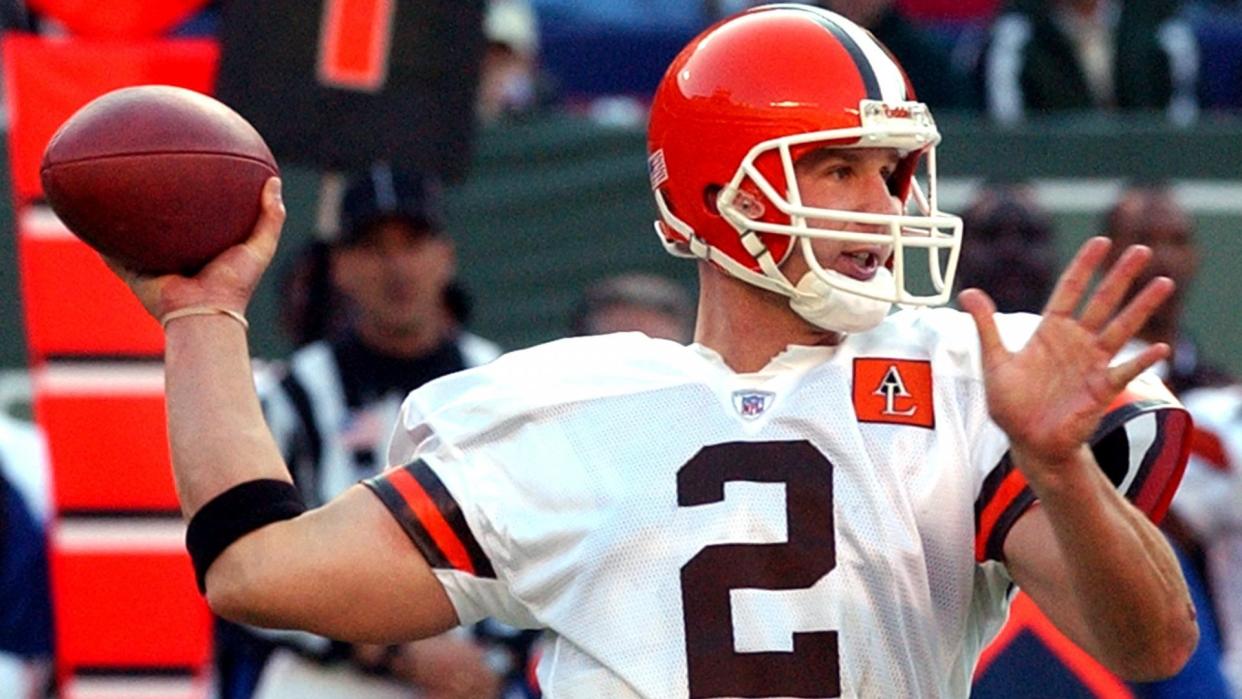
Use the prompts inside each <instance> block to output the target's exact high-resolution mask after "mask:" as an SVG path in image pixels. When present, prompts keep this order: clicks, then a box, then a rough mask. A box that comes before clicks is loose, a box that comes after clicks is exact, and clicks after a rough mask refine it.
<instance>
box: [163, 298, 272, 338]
mask: <svg viewBox="0 0 1242 699" xmlns="http://www.w3.org/2000/svg"><path fill="white" fill-rule="evenodd" d="M202 317H217V318H218V317H224V318H228V319H230V320H233V321H235V322H237V323H239V324H240V325H241V326H242V329H243V330H249V329H250V322H249V321H248V320H246V316H244V315H242V314H241V313H239V312H238V311H235V310H233V309H231V308H225V307H223V306H217V305H214V304H199V305H194V306H185V307H183V308H179V309H177V310H175V311H169V312H167V313H165V314H163V315H162V316H160V318H159V321H160V326H161V327H163V328H164V331H165V332H167V331H168V325H169V323H171V322H173V321H174V320H180V319H183V318H185V319H188V318H202Z"/></svg>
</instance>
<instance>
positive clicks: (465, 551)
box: [405, 459, 496, 578]
mask: <svg viewBox="0 0 1242 699" xmlns="http://www.w3.org/2000/svg"><path fill="white" fill-rule="evenodd" d="M405 470H406V471H408V472H409V474H410V476H411V477H412V478H413V479H414V480H415V481H417V483H418V485H419V486H420V487H421V489H422V491H423V492H424V493H426V494H427V497H428V498H429V499H430V501H431V503H433V504H434V506H435V512H436V514H437V515H438V516H439V518H441V519H442V521H443V522H444V525H445V526H446V527H447V530H448V532H450V533H451V534H452V535H453V536H452V539H453V540H455V542H456V544H455V545H454V546H453V551H452V554H451V556H450V557H451V558H453V559H454V561H455V562H456V561H459V560H460V561H461V562H462V563H463V564H466V563H467V562H468V565H469V568H470V572H472V573H474V574H475V575H477V576H478V577H480V578H495V577H496V571H495V570H494V569H493V568H492V562H491V560H489V559H488V557H487V554H485V553H484V552H483V547H482V546H479V542H478V540H477V539H475V538H474V532H472V531H470V525H469V524H467V523H466V516H465V514H463V513H462V511H461V506H459V505H458V504H457V500H456V499H455V498H453V494H452V493H450V492H449V490H448V488H446V487H445V486H444V482H443V481H441V480H440V477H439V476H437V475H436V472H435V471H433V470H431V467H430V466H428V465H427V463H426V462H424V461H422V460H421V459H420V460H418V461H415V462H413V463H411V464H409V465H407V466H406V467H405ZM458 547H460V549H459V548H458ZM463 556H464V560H463ZM455 567H457V568H458V569H460V570H465V568H464V567H463V566H462V565H455Z"/></svg>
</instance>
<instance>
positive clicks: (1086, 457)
mask: <svg viewBox="0 0 1242 699" xmlns="http://www.w3.org/2000/svg"><path fill="white" fill-rule="evenodd" d="M1009 455H1010V457H1011V458H1012V459H1013V463H1014V466H1016V467H1017V468H1018V470H1019V471H1021V472H1022V475H1024V476H1025V477H1026V480H1027V483H1028V484H1029V485H1030V486H1031V489H1032V490H1033V491H1034V492H1035V494H1036V495H1037V496H1039V497H1040V498H1041V499H1043V498H1044V497H1048V496H1055V495H1056V494H1058V493H1060V492H1082V486H1083V480H1084V479H1085V478H1087V477H1088V476H1090V469H1089V468H1087V467H1088V466H1090V465H1092V464H1094V462H1095V459H1094V457H1093V456H1092V454H1091V447H1089V446H1088V445H1086V444H1081V445H1079V446H1078V447H1077V448H1076V449H1073V450H1070V451H1068V452H1050V451H1041V450H1038V449H1032V448H1029V447H1024V446H1021V445H1011V447H1010V449H1009Z"/></svg>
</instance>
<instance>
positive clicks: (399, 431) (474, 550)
mask: <svg viewBox="0 0 1242 699" xmlns="http://www.w3.org/2000/svg"><path fill="white" fill-rule="evenodd" d="M479 371H481V370H478V369H476V370H468V371H465V372H461V374H457V375H453V376H450V377H445V379H438V380H436V381H432V382H431V384H428V385H427V386H425V387H422V389H420V390H417V391H415V392H414V394H411V395H410V396H409V397H407V399H406V401H405V404H404V405H402V407H401V415H400V418H399V421H397V425H396V430H395V431H394V433H392V438H391V442H390V444H389V452H388V463H389V464H392V466H390V468H389V469H388V471H385V472H384V473H381V474H379V476H376V477H374V478H370V479H368V480H364V485H366V487H368V488H369V489H370V490H371V492H373V493H374V494H375V495H376V497H378V498H379V499H380V502H381V503H383V504H384V505H385V507H386V508H388V510H389V512H390V513H391V515H392V516H394V518H395V519H396V521H397V524H400V525H401V529H402V530H404V531H405V533H406V535H407V536H409V539H410V541H411V544H412V545H414V548H415V549H416V550H417V551H419V554H421V555H422V557H424V559H426V561H427V564H428V565H430V566H431V569H432V571H433V574H435V575H436V579H437V580H438V581H440V582H441V585H443V587H445V591H446V592H447V595H448V598H450V600H451V601H452V603H453V607H455V608H456V611H457V616H458V620H460V621H461V622H462V623H463V625H467V623H473V622H476V621H479V620H482V618H486V617H493V618H497V620H499V621H503V622H505V623H508V625H510V626H514V627H519V628H529V627H537V626H539V623H538V622H537V621H535V618H534V616H533V612H532V611H530V607H529V606H528V605H527V603H525V602H524V601H522V600H519V598H518V596H517V595H514V593H513V592H512V582H513V575H514V560H517V559H520V556H522V554H520V546H518V545H517V544H515V543H514V534H513V529H514V523H518V525H519V526H520V524H522V523H524V521H530V520H533V519H535V518H537V516H539V512H538V504H537V503H534V502H532V500H530V498H527V497H524V495H523V494H524V493H529V492H530V490H532V487H530V483H532V482H533V480H538V472H539V469H538V463H537V459H533V456H535V454H539V456H546V449H535V448H533V447H532V444H530V442H529V441H528V437H527V435H528V428H525V427H523V426H524V425H525V422H527V420H525V416H524V413H523V412H522V411H520V410H514V411H502V410H498V407H497V406H498V405H501V402H502V401H499V400H489V399H492V397H494V396H492V395H489V394H486V390H484V386H487V385H489V381H487V377H486V376H479V375H477V372H479ZM481 391H484V392H481ZM446 396H456V397H453V399H447V400H446ZM498 421H499V422H502V423H504V425H507V426H509V427H510V428H508V430H489V426H493V425H496V423H497V422H498ZM539 435H540V436H542V437H543V438H549V440H553V441H554V438H553V437H551V436H549V435H548V432H546V431H542V432H540V433H539Z"/></svg>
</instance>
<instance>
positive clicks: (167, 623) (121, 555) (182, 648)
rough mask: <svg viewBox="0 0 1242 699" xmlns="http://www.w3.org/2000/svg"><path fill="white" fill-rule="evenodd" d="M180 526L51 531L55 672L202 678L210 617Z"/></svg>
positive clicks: (80, 523)
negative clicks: (158, 673) (168, 673)
mask: <svg viewBox="0 0 1242 699" xmlns="http://www.w3.org/2000/svg"><path fill="white" fill-rule="evenodd" d="M184 537H185V526H184V524H183V523H182V522H181V520H180V519H179V518H154V519H150V518H115V519H113V518H103V519H100V518H78V519H64V520H60V521H58V522H56V523H55V524H53V525H52V531H51V538H50V541H51V551H50V566H51V580H52V600H53V605H52V608H53V613H54V616H55V623H56V671H57V676H58V677H59V678H61V679H62V680H63V679H68V678H69V677H70V676H72V675H73V674H74V673H75V672H76V671H78V670H81V669H84V668H89V669H91V670H94V671H101V670H102V671H110V672H116V671H124V670H126V669H135V670H143V671H150V670H159V669H168V670H173V671H184V670H188V671H189V672H191V673H194V674H197V673H200V672H202V671H204V670H205V668H206V667H207V663H208V661H209V659H210V656H211V614H210V613H209V611H208V609H207V605H206V604H205V603H204V602H203V599H202V597H200V596H199V594H198V590H197V589H196V588H195V586H194V573H193V571H192V569H191V567H190V558H189V555H188V554H186V552H185V548H184V545H183V543H182V542H183V540H184Z"/></svg>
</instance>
